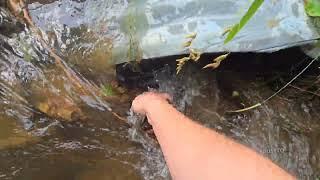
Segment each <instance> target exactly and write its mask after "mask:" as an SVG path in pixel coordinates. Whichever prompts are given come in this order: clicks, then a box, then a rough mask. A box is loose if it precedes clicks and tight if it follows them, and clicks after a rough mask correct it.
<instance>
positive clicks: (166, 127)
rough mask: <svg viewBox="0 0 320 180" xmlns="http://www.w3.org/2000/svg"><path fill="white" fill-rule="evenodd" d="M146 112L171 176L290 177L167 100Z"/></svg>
mask: <svg viewBox="0 0 320 180" xmlns="http://www.w3.org/2000/svg"><path fill="white" fill-rule="evenodd" d="M147 116H148V119H150V123H151V124H152V126H153V129H154V131H155V134H156V136H157V139H158V141H159V143H160V145H161V148H162V150H163V153H164V156H165V158H166V161H167V164H168V166H169V169H170V172H171V173H172V176H173V177H174V179H183V180H186V179H190V180H193V179H235V178H238V177H242V178H244V179H287V178H290V176H289V175H288V174H287V173H286V172H284V171H283V170H282V169H280V168H279V167H277V166H276V165H274V164H273V163H272V162H271V161H269V160H267V159H265V158H264V157H262V156H260V155H258V154H257V153H256V152H254V151H252V150H250V149H249V148H246V147H245V146H243V145H240V144H238V143H236V142H234V141H233V140H230V139H228V138H226V137H225V136H223V135H220V134H219V133H217V132H215V131H212V130H210V129H208V128H205V127H203V126H201V125H199V124H197V123H195V122H193V121H192V120H190V119H189V118H187V117H186V116H184V115H183V114H182V113H180V112H178V111H176V110H175V109H174V108H173V107H172V106H171V105H169V104H167V103H163V104H160V105H158V106H157V108H154V109H151V110H150V111H149V112H148V113H147ZM194 166H196V167H194Z"/></svg>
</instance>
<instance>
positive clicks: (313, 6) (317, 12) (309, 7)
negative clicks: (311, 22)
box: [304, 0, 320, 17]
mask: <svg viewBox="0 0 320 180" xmlns="http://www.w3.org/2000/svg"><path fill="white" fill-rule="evenodd" d="M304 7H305V10H306V12H307V14H308V15H309V16H313V17H319V16H320V1H319V0H305V1H304Z"/></svg>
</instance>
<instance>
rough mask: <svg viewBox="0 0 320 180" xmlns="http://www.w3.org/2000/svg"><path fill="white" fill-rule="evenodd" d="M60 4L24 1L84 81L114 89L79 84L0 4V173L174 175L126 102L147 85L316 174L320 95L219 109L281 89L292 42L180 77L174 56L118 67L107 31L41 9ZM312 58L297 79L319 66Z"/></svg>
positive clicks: (289, 166) (203, 119)
mask: <svg viewBox="0 0 320 180" xmlns="http://www.w3.org/2000/svg"><path fill="white" fill-rule="evenodd" d="M61 2H62V1H54V0H51V1H47V0H38V1H36V0H34V1H29V4H28V5H29V8H30V10H31V14H32V16H33V17H34V18H35V19H37V17H43V16H46V17H47V18H48V19H47V20H48V21H45V22H42V21H41V20H42V19H40V18H38V19H37V20H36V21H37V24H38V25H39V26H40V27H41V28H42V29H43V30H44V31H45V33H44V34H45V36H44V39H46V41H47V42H48V43H49V44H50V46H51V47H54V48H55V49H56V50H57V52H58V54H59V55H60V56H61V57H63V59H64V60H65V62H66V63H67V64H68V67H70V68H71V69H73V70H74V73H75V74H76V75H77V76H78V77H80V79H81V81H82V82H85V83H90V84H96V85H97V86H100V85H104V86H108V87H109V86H110V88H106V89H109V91H108V92H107V93H109V95H110V96H111V97H110V98H107V99H103V98H101V97H98V96H94V95H95V94H94V93H93V94H89V95H88V94H86V93H84V92H82V91H81V90H79V89H78V88H77V87H75V85H74V84H73V83H72V81H70V79H69V78H68V76H67V75H66V73H65V72H64V71H63V70H62V69H61V68H59V67H57V66H56V65H55V62H54V59H53V58H52V56H50V53H49V52H48V50H47V49H46V48H45V47H43V45H42V44H41V42H39V40H38V39H37V38H35V35H34V34H33V33H32V32H31V31H30V29H29V28H27V27H26V26H25V25H24V24H23V23H21V22H19V21H18V19H17V18H15V17H14V16H13V15H12V14H11V13H10V12H9V10H8V9H7V8H5V7H4V5H2V4H1V3H0V5H1V6H0V17H1V19H0V45H1V46H0V179H24V180H28V179H30V180H31V179H32V180H40V179H48V180H51V179H52V180H53V179H66V180H70V179H76V180H89V179H97V180H100V179H101V180H102V179H103V180H105V179H119V180H120V179H171V178H170V174H169V171H168V169H167V167H166V164H165V161H164V159H163V156H162V153H161V150H160V148H159V145H158V144H157V142H156V141H155V140H154V139H153V138H152V135H150V136H149V135H147V134H146V133H145V131H144V130H143V127H142V122H143V118H142V117H138V116H136V115H134V114H133V113H132V112H130V103H131V100H132V99H133V98H134V97H135V96H136V95H137V94H139V93H141V92H143V91H145V90H147V89H148V88H149V89H151V88H155V89H157V91H161V92H167V93H169V94H171V95H172V96H173V99H174V102H173V104H174V105H175V106H176V107H177V109H178V110H179V111H181V112H183V113H185V114H186V115H187V116H189V117H191V118H193V119H195V120H196V121H198V122H199V123H201V124H203V125H205V126H207V127H210V128H214V129H215V130H217V131H219V132H221V133H223V134H225V135H226V136H228V137H231V138H233V139H235V140H236V141H238V142H240V143H243V144H245V145H247V146H249V147H251V148H253V149H255V150H256V151H258V152H260V153H262V154H264V155H265V156H267V157H268V158H270V159H271V160H273V161H274V162H275V163H277V164H279V165H280V166H281V167H283V168H284V169H286V170H287V171H289V172H290V173H292V174H294V175H295V176H297V177H298V178H299V179H316V178H317V177H319V176H320V118H319V117H320V116H319V112H320V98H319V96H317V95H315V94H310V93H306V92H301V91H299V90H296V89H294V88H292V87H291V88H288V89H287V90H285V91H284V92H283V93H281V94H280V95H278V96H276V97H275V98H273V99H271V100H270V101H269V102H267V103H266V104H264V105H263V106H262V107H261V108H258V109H254V110H251V111H249V112H245V113H241V114H228V113H225V112H226V111H228V110H234V109H238V108H242V107H244V106H249V105H252V104H254V103H257V102H261V101H263V100H264V99H265V98H266V97H268V96H270V95H271V94H273V93H274V92H275V90H276V89H279V87H278V86H281V85H282V84H283V82H278V81H276V80H275V79H281V75H283V74H286V75H287V76H290V77H292V76H293V75H294V73H295V72H296V71H295V70H292V71H291V70H290V68H293V69H299V68H301V67H303V65H304V63H306V62H307V60H305V61H301V59H303V58H305V56H304V55H303V54H302V53H299V52H298V53H297V51H299V50H298V49H293V50H287V51H282V52H279V53H275V54H236V55H231V57H230V60H228V62H227V63H226V64H225V66H223V67H222V68H221V69H219V70H217V71H212V70H206V71H203V70H201V67H202V65H203V64H188V65H187V66H186V67H185V68H184V69H183V70H182V72H181V74H179V75H176V73H175V57H168V58H162V59H156V60H144V61H142V63H141V64H140V65H134V64H133V65H131V64H119V65H117V66H116V67H115V66H114V65H110V63H106V62H105V61H106V60H108V58H110V54H109V53H108V52H109V49H110V46H111V45H110V43H108V42H109V39H108V37H106V36H104V35H103V34H99V33H98V34H96V33H95V32H92V31H90V30H89V29H88V27H86V26H84V25H83V26H82V25H79V24H77V23H79V21H73V20H72V19H71V20H70V19H64V20H65V22H66V23H67V24H66V25H65V26H63V25H62V24H59V23H57V24H55V23H53V22H51V23H48V22H50V19H51V20H54V19H59V18H63V16H61V14H59V13H57V14H52V12H50V13H49V12H46V11H43V10H46V8H41V5H42V4H50V3H61ZM63 2H65V1H63ZM83 2H86V1H83ZM69 3H70V4H68V3H65V4H63V3H62V5H61V6H63V8H65V9H67V10H70V11H68V12H71V11H72V12H73V11H74V10H76V9H77V8H76V7H73V6H72V5H73V4H74V3H75V1H69ZM78 3H79V4H78V5H79V6H81V5H85V4H81V3H82V1H80V2H78ZM93 3H94V2H93ZM49 10H50V9H49ZM49 10H48V11H49ZM74 13H76V12H74ZM47 15H50V16H47ZM77 18H79V17H77ZM80 20H81V17H80ZM82 20H83V22H88V21H89V20H90V19H89V20H88V19H82ZM72 22H73V23H74V24H72ZM81 22H82V21H81ZM46 23H48V24H50V25H51V26H47V24H46ZM68 23H70V24H68ZM84 24H85V23H84ZM46 28H48V29H46ZM101 28H102V29H103V27H101ZM100 36H101V37H103V38H100ZM288 54H293V55H291V56H288ZM210 58H211V55H207V56H206V57H204V59H210ZM271 59H272V60H273V61H271ZM282 61H283V62H282ZM290 61H291V62H293V63H296V64H298V65H297V66H295V67H294V66H292V65H290V63H288V62H290ZM275 62H277V63H275ZM204 63H205V62H204ZM299 63H300V64H299ZM317 66H319V65H317ZM317 66H316V67H315V68H314V69H313V70H312V72H311V71H310V72H309V74H308V75H306V76H304V77H303V78H302V80H301V81H303V80H305V81H308V80H309V79H310V78H309V77H310V76H316V75H318V74H320V72H319V70H318V69H317ZM132 69H140V71H141V72H140V73H138V72H136V71H133V70H132ZM284 69H286V70H287V71H284ZM293 72H294V73H293ZM290 73H292V74H290ZM284 79H285V78H284ZM309 83H310V82H309ZM298 85H299V84H298ZM110 109H111V110H112V111H113V112H116V113H117V114H119V115H120V116H122V117H126V118H127V120H128V122H129V124H127V123H124V122H123V121H121V120H119V118H117V117H115V116H114V115H113V114H112V113H111V112H110ZM177 151H178V150H177Z"/></svg>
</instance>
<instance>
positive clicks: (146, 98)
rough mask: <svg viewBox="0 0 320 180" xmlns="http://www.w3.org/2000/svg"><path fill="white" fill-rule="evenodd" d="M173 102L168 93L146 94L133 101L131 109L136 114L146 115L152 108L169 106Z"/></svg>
mask: <svg viewBox="0 0 320 180" xmlns="http://www.w3.org/2000/svg"><path fill="white" fill-rule="evenodd" d="M171 100H172V98H171V96H170V95H169V94H167V93H156V92H145V93H142V94H140V95H139V96H137V97H136V98H135V99H134V100H133V102H132V106H131V109H132V110H133V111H134V112H135V113H138V114H141V115H146V114H147V113H148V111H149V110H150V109H151V108H158V105H160V104H168V101H171Z"/></svg>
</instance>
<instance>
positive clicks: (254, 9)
mask: <svg viewBox="0 0 320 180" xmlns="http://www.w3.org/2000/svg"><path fill="white" fill-rule="evenodd" d="M263 2H264V0H255V1H254V2H253V3H252V4H251V6H250V7H249V9H248V11H247V12H246V13H245V15H244V16H243V17H242V18H241V20H240V22H239V23H237V24H235V25H233V26H232V27H231V28H230V29H228V30H227V33H228V36H227V38H226V39H225V40H224V44H227V43H228V42H230V41H231V40H232V39H233V38H234V37H235V36H236V35H237V34H238V32H239V31H240V30H241V29H242V28H243V27H244V26H245V25H246V24H247V23H248V22H249V20H250V19H251V18H252V16H253V15H254V14H255V13H256V12H257V10H258V9H259V7H260V6H261V5H262V3H263Z"/></svg>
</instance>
